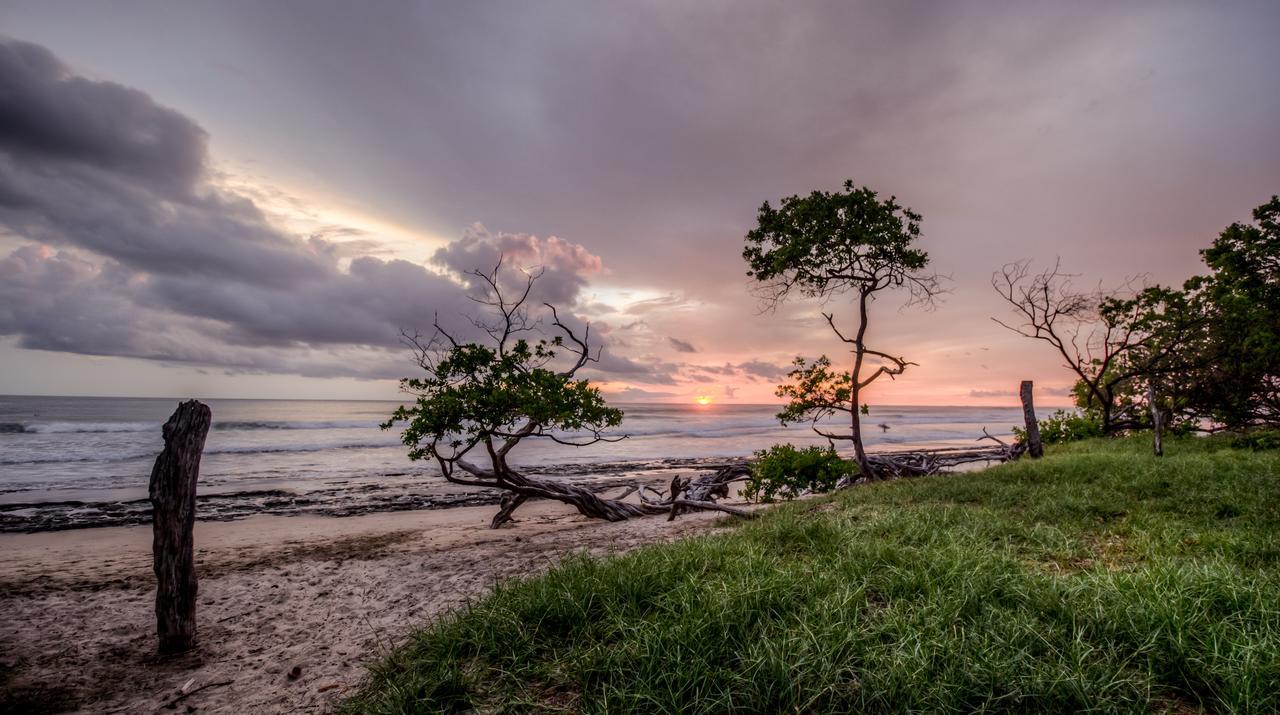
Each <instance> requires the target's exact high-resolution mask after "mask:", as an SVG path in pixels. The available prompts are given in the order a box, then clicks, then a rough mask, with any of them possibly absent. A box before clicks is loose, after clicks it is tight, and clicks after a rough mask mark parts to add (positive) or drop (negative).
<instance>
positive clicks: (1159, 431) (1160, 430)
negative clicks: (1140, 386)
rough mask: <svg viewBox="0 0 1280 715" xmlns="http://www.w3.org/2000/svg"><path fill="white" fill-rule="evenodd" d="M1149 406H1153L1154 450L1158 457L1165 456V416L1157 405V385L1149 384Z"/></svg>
mask: <svg viewBox="0 0 1280 715" xmlns="http://www.w3.org/2000/svg"><path fill="white" fill-rule="evenodd" d="M1147 404H1148V405H1150V406H1151V430H1152V433H1153V434H1154V435H1155V437H1154V444H1153V449H1154V450H1155V455H1156V456H1157V457H1163V456H1164V415H1162V414H1161V413H1160V405H1159V404H1157V403H1156V385H1155V383H1154V382H1151V383H1148V384H1147Z"/></svg>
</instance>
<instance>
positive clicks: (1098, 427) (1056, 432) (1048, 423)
mask: <svg viewBox="0 0 1280 715" xmlns="http://www.w3.org/2000/svg"><path fill="white" fill-rule="evenodd" d="M1036 424H1037V425H1038V426H1039V427H1040V441H1041V442H1044V443H1045V444H1063V443H1066V442H1076V441H1078V440H1082V439H1092V438H1094V437H1101V436H1103V435H1102V420H1100V419H1098V416H1097V415H1096V414H1095V413H1092V412H1089V411H1087V410H1086V411H1082V412H1076V411H1074V410H1057V411H1055V412H1054V413H1053V414H1051V415H1049V416H1048V417H1046V418H1045V419H1042V420H1040V421H1038V422H1037V423H1036ZM1013 434H1014V436H1015V437H1017V438H1018V440H1019V441H1023V442H1025V441H1026V439H1027V431H1026V430H1025V429H1023V428H1021V427H1014V428H1013Z"/></svg>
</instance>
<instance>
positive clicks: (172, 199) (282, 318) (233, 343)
mask: <svg viewBox="0 0 1280 715" xmlns="http://www.w3.org/2000/svg"><path fill="white" fill-rule="evenodd" d="M206 143H207V137H206V134H205V132H204V131H203V130H202V129H200V127H199V126H197V125H196V124H195V123H194V122H192V121H191V120H189V119H187V118H186V117H184V116H182V115H181V114H178V113H177V112H174V111H173V110H171V109H168V108H165V107H163V106H160V105H159V104H157V103H156V102H155V101H154V100H152V99H151V98H150V97H149V96H147V95H146V94H143V93H141V92H138V91H136V90H133V89H130V88H128V87H124V86H121V85H118V84H114V83H110V82H99V81H92V80H88V79H85V78H83V77H79V76H76V75H74V74H72V73H71V72H70V71H69V70H68V69H67V67H66V66H65V65H63V64H62V63H61V62H60V61H59V60H58V59H57V58H56V57H55V56H54V55H53V54H52V53H50V52H49V51H48V50H46V49H44V48H42V47H39V46H36V45H32V44H30V43H25V42H18V41H11V40H9V41H3V42H0V227H2V228H3V229H5V230H6V231H8V232H9V233H11V234H12V235H14V236H17V237H19V238H21V239H26V240H28V241H35V242H38V244H27V245H23V246H20V247H18V248H17V249H15V250H13V251H12V252H11V253H10V254H9V255H8V256H6V257H3V258H0V279H3V280H2V282H0V335H16V336H18V337H19V343H18V344H19V345H20V346H21V347H26V348H34V349H43V350H58V351H66V352H76V353H82V354H92V355H116V356H127V357H139V358H148V359H157V360H167V361H173V362H190V363H201V364H212V365H219V366H224V367H229V368H234V369H237V370H255V371H283V372H296V373H298V374H303V375H313V376H334V375H355V376H365V377H392V376H398V375H399V374H402V373H403V371H404V369H405V368H404V366H403V365H402V363H403V360H402V359H401V357H402V356H403V346H402V345H401V337H400V331H401V330H402V329H404V330H410V331H421V332H424V333H425V332H430V330H431V325H432V323H433V321H434V320H435V318H436V315H437V314H438V315H439V316H440V320H441V323H442V324H443V325H445V326H446V327H448V328H449V329H450V330H451V331H453V332H454V333H455V334H456V335H459V336H461V337H466V336H467V335H469V334H471V333H473V332H474V327H473V326H471V325H470V323H469V322H467V321H466V320H464V319H463V318H462V316H463V314H466V313H475V312H476V311H477V306H476V305H475V304H474V303H473V302H471V301H470V300H468V299H467V293H468V290H467V289H466V288H464V287H463V286H462V285H460V284H459V283H458V282H457V280H455V279H454V278H451V277H450V276H449V275H446V274H445V273H443V272H436V271H432V270H428V269H427V268H425V267H424V266H421V265H417V264H414V263H410V262H408V261H404V260H396V259H389V260H388V259H383V258H379V257H375V256H371V255H362V253H364V252H382V251H383V250H384V249H383V248H382V247H381V246H380V245H379V244H378V243H377V242H376V241H372V240H371V239H369V238H367V237H365V236H364V235H363V234H360V233H353V231H352V230H349V229H345V228H344V227H334V226H330V227H325V228H324V229H322V230H321V231H320V232H318V233H317V235H314V236H312V237H310V238H309V239H305V240H304V239H301V238H299V237H296V236H292V235H289V234H287V233H285V232H283V231H281V230H279V229H277V228H275V227H274V226H272V225H271V223H270V222H269V221H268V219H267V217H266V216H265V215H264V214H263V213H262V211H261V210H259V208H258V206H257V205H256V204H255V203H254V202H253V201H252V200H250V199H248V198H246V197H243V196H239V195H236V194H233V193H230V192H227V191H224V190H220V189H218V188H217V187H216V186H215V185H214V184H213V183H212V182H211V180H210V177H209V175H208V173H207V171H206V168H205V167H206V164H207V161H208V158H207V155H206ZM339 239H352V240H341V241H340V240H339ZM41 244H42V245H41ZM58 247H61V248H60V249H59V248H58ZM361 249H365V251H364V252H362V250H361ZM499 257H502V258H503V259H504V260H505V261H506V262H507V264H508V265H513V266H516V267H519V268H529V269H536V270H539V271H540V272H541V277H540V279H539V280H538V283H537V290H536V293H535V294H534V295H533V296H531V298H532V299H534V300H536V301H543V300H546V301H548V302H553V303H557V304H559V305H561V306H563V307H566V308H568V307H572V305H573V304H574V303H575V302H576V300H577V297H578V292H579V290H580V289H581V288H582V286H583V285H584V283H585V277H584V276H585V275H587V274H590V273H593V272H599V271H600V270H601V269H602V266H601V263H600V259H599V258H598V257H596V256H594V255H592V254H590V253H589V252H587V251H586V249H584V248H583V247H582V246H579V245H577V244H573V243H570V242H568V241H564V240H561V239H558V238H555V237H551V238H548V239H545V240H544V239H539V238H537V237H534V236H530V235H527V234H508V233H499V234H496V235H492V234H489V233H488V232H487V231H485V230H484V229H483V227H479V226H477V227H474V228H473V229H471V230H469V231H468V232H467V233H466V235H464V236H463V238H462V239H460V240H459V241H457V242H455V243H453V244H450V245H449V246H447V247H446V248H443V249H441V250H440V251H439V252H438V253H437V254H436V256H435V259H434V260H435V262H436V263H437V264H438V265H440V266H441V267H442V268H443V269H448V270H449V271H452V272H453V273H454V274H455V275H461V274H463V272H464V271H466V270H469V269H472V268H476V267H482V268H492V267H493V266H494V265H495V264H496V263H497V261H498V260H499ZM471 288H472V289H473V290H472V292H474V289H476V288H477V286H475V285H474V284H473V285H471ZM563 319H564V320H565V322H566V323H568V324H570V325H571V326H573V327H575V328H577V329H579V330H582V329H585V325H584V324H583V323H582V321H581V320H580V319H578V318H577V317H576V316H574V315H572V313H568V312H566V314H565V315H564V316H563ZM606 355H607V353H606ZM598 369H599V370H602V371H610V370H613V371H620V372H623V373H626V374H630V375H634V376H636V377H637V378H640V379H644V378H645V377H646V376H651V377H652V378H653V379H655V380H657V381H659V382H667V381H669V380H670V378H669V376H668V375H667V374H665V373H664V372H662V366H661V365H655V364H642V363H637V362H633V361H629V360H627V359H625V358H620V357H608V358H606V359H603V360H602V361H601V364H600V365H599V366H598ZM393 370H394V372H392V371H393ZM655 371H656V374H655Z"/></svg>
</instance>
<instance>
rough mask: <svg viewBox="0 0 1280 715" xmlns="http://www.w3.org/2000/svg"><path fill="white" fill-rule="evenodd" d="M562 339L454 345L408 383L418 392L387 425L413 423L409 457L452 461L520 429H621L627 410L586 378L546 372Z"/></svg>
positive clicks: (404, 383)
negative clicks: (423, 374) (609, 400)
mask: <svg viewBox="0 0 1280 715" xmlns="http://www.w3.org/2000/svg"><path fill="white" fill-rule="evenodd" d="M561 344H562V339H561V338H560V337H556V338H553V339H551V340H539V341H538V342H536V343H532V344H531V343H529V342H528V341H526V340H517V341H515V342H514V343H513V344H512V345H511V346H510V347H507V348H504V349H497V348H490V347H487V346H484V345H479V344H476V343H468V344H461V345H453V346H452V347H450V348H449V349H448V350H447V351H445V352H444V353H443V354H442V355H441V356H440V357H439V358H438V359H436V360H434V361H432V362H431V363H428V364H427V365H424V367H426V369H427V376H426V377H423V378H410V379H405V380H401V382H400V384H401V387H402V388H404V390H405V391H407V392H412V393H414V394H417V395H418V400H417V402H416V403H415V404H414V405H413V406H409V407H406V406H404V405H401V406H400V407H399V408H398V409H396V411H395V413H394V414H392V416H391V419H389V420H388V421H387V422H386V423H384V424H383V425H382V428H383V429H390V428H391V427H392V426H394V425H395V424H397V423H400V422H406V423H407V424H406V425H405V428H404V433H403V435H402V439H403V441H404V443H405V444H406V445H408V446H409V448H410V449H409V457H410V459H423V458H438V457H443V458H446V459H447V458H451V457H453V456H455V455H457V454H460V453H465V452H466V451H467V450H470V449H471V448H473V447H475V446H476V445H477V444H482V443H485V442H486V441H488V440H493V439H502V438H504V437H506V436H508V435H510V434H511V433H512V432H513V431H514V430H515V429H516V428H517V427H518V426H521V425H525V424H526V423H527V424H532V425H535V426H537V429H538V430H539V431H541V430H563V431H577V430H584V429H585V430H593V431H598V430H601V429H605V428H608V427H614V426H617V425H618V424H620V423H621V422H622V411H621V410H618V409H616V408H613V407H609V406H608V405H607V404H605V401H604V398H603V397H602V396H601V395H600V391H599V389H597V388H595V387H592V386H591V385H590V384H589V383H588V382H587V381H586V380H579V379H574V378H573V377H572V376H570V375H568V374H565V373H562V372H556V371H554V370H551V369H549V368H548V367H547V364H548V363H550V362H551V361H552V360H553V359H554V358H555V357H556V349H557V348H559V347H560V346H561Z"/></svg>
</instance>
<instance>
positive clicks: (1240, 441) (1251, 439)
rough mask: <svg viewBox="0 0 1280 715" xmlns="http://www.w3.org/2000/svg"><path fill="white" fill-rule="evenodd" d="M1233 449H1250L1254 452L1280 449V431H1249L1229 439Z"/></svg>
mask: <svg viewBox="0 0 1280 715" xmlns="http://www.w3.org/2000/svg"><path fill="white" fill-rule="evenodd" d="M1230 444H1231V447H1232V448H1233V449H1251V450H1253V451H1255V452H1258V451H1261V450H1265V449H1280V430H1276V429H1259V430H1251V431H1249V432H1245V433H1243V434H1239V435H1236V436H1235V437H1232V438H1231V442H1230Z"/></svg>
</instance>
